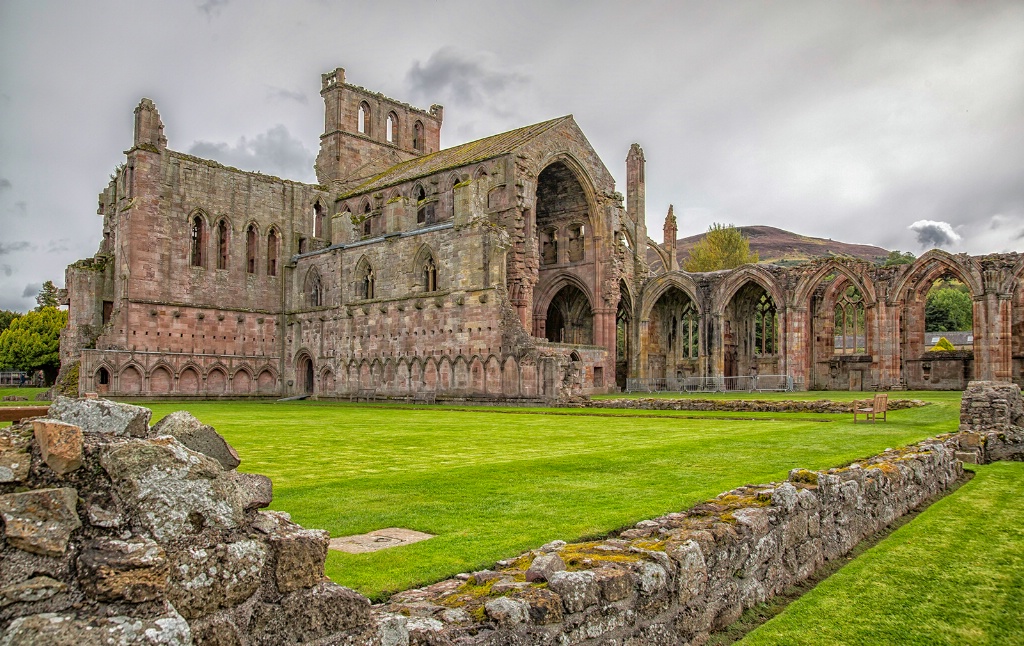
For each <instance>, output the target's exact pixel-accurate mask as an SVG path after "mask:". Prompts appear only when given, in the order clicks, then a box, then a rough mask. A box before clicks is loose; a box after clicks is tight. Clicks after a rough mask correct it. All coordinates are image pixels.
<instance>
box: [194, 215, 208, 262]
mask: <svg viewBox="0 0 1024 646" xmlns="http://www.w3.org/2000/svg"><path fill="white" fill-rule="evenodd" d="M191 228H192V231H191V238H192V266H193V267H205V266H206V258H205V255H206V254H204V253H203V251H204V249H205V247H206V227H205V225H204V224H203V216H201V215H196V216H194V217H193V218H192V227H191Z"/></svg>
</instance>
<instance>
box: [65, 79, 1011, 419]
mask: <svg viewBox="0 0 1024 646" xmlns="http://www.w3.org/2000/svg"><path fill="white" fill-rule="evenodd" d="M321 96H322V97H323V99H324V107H325V119H324V134H323V135H321V137H320V151H319V155H318V156H317V160H316V176H317V182H318V183H317V184H305V183H301V182H295V181H291V180H287V179H281V178H278V177H272V176H268V175H264V174H261V173H256V172H248V171H242V170H239V169H236V168H231V167H227V166H224V165H222V164H219V163H217V162H214V161H210V160H206V159H200V158H197V157H194V156H191V155H187V154H184V153H180V152H176V151H174V150H171V149H170V148H168V147H167V139H166V137H165V136H164V132H163V130H164V126H163V122H162V121H161V118H160V115H159V113H158V111H157V108H156V106H155V105H154V104H153V102H152V101H150V100H148V99H143V100H142V102H141V103H140V104H139V106H138V107H137V108H136V110H135V129H134V139H133V142H132V145H131V147H130V148H129V150H128V151H127V152H126V153H125V154H126V160H125V163H124V164H122V165H121V166H119V167H118V168H117V169H116V171H115V173H114V175H113V176H112V179H111V182H110V184H109V185H108V186H107V187H106V189H105V190H104V191H103V192H102V193H100V196H99V213H100V214H101V215H102V216H103V239H102V242H101V243H100V247H99V250H98V252H97V253H96V254H95V255H94V256H93V257H91V258H88V259H84V260H81V261H78V262H76V263H75V264H73V265H71V266H70V267H68V269H67V273H66V283H65V284H66V286H67V304H68V305H69V309H70V323H69V327H68V328H67V329H66V330H65V331H64V333H63V335H62V339H61V354H62V364H63V366H65V367H69V366H73V365H78V367H79V389H80V390H81V391H82V392H86V391H95V392H101V393H106V394H109V395H117V396H131V395H143V396H164V395H166V396H173V397H248V396H275V397H283V396H291V395H303V394H312V395H317V396H322V397H348V396H352V395H365V396H373V397H378V398H382V397H389V398H390V397H395V398H397V397H411V396H415V395H417V394H418V393H429V394H430V395H431V396H436V397H438V398H450V399H477V400H498V399H502V400H515V399H522V400H528V401H539V400H550V399H554V398H558V397H563V396H565V395H569V394H590V393H603V392H609V391H613V390H616V389H619V388H622V387H625V386H627V385H629V386H631V387H640V388H668V389H673V390H675V389H678V390H691V389H692V390H707V389H723V388H725V389H727V388H732V387H736V388H757V387H760V386H765V387H778V386H779V384H782V383H785V384H786V387H796V388H820V389H844V390H845V389H854V390H868V389H875V388H878V389H885V388H905V387H909V388H921V389H928V388H936V389H953V388H956V389H960V388H963V387H964V386H965V384H966V383H967V381H968V380H970V379H984V380H1001V381H1015V382H1016V383H1018V384H1024V289H1022V283H1024V280H1022V277H1024V255H1020V254H1016V253H1012V254H993V255H988V256H980V257H971V256H966V255H951V254H948V253H946V252H943V251H939V250H933V251H931V252H928V253H926V254H924V255H923V256H921V257H920V258H919V259H917V261H916V262H915V263H913V264H912V265H906V266H900V267H885V268H883V267H879V266H876V265H872V264H870V263H867V262H862V261H857V260H853V259H845V258H830V259H822V260H817V261H813V262H811V263H808V264H805V265H801V266H797V267H788V268H787V267H778V266H774V265H766V264H759V265H746V266H743V267H740V268H738V269H734V270H728V271H720V272H713V273H707V274H694V273H687V272H684V271H681V270H680V268H679V263H678V260H677V259H676V257H675V246H674V244H672V242H673V241H674V240H675V239H676V233H677V230H676V229H677V224H676V221H675V217H674V216H673V215H672V214H671V212H670V213H669V215H668V216H667V217H666V219H665V221H664V235H665V238H664V239H665V240H666V241H667V242H668V244H666V245H659V244H658V243H656V242H655V241H653V240H652V239H651V238H650V237H649V236H648V233H647V227H646V223H645V217H646V213H645V200H644V194H645V179H644V167H645V163H646V162H645V159H644V153H643V150H642V149H641V148H640V147H639V146H638V145H636V144H634V145H633V146H632V147H631V148H630V150H629V152H628V155H627V157H626V187H625V188H626V191H625V193H626V195H625V197H624V198H623V196H622V195H621V194H620V193H618V192H616V187H615V183H614V180H613V178H612V175H611V173H610V172H609V170H608V168H607V167H606V166H605V165H604V163H603V162H602V160H601V159H600V158H599V157H598V155H597V154H596V153H595V151H594V149H593V148H592V147H591V145H590V144H589V142H588V141H587V138H586V137H585V136H584V134H583V132H582V131H581V130H580V128H579V126H578V125H577V124H576V122H575V121H574V119H573V117H572V116H571V115H570V116H564V117H560V118H556V119H551V120H549V121H544V122H541V123H537V124H533V125H528V126H525V127H522V128H519V129H516V130H512V131H509V132H504V133H501V134H497V135H494V136H491V137H486V138H484V139H480V140H478V141H472V142H469V143H466V144H461V145H458V146H454V147H452V148H447V149H441V147H440V132H441V125H442V120H443V110H442V108H441V106H438V105H434V106H431V107H430V109H429V110H423V109H420V108H416V107H413V106H411V105H408V104H405V103H402V102H400V101H397V100H394V99H391V98H388V97H386V96H383V95H381V94H378V93H375V92H372V91H369V90H366V89H363V88H361V87H358V86H355V85H352V84H349V83H348V82H347V81H346V78H345V71H344V70H343V69H340V68H339V69H336V70H334V71H331V72H329V73H327V74H324V75H322V77H321ZM942 278H954V279H956V280H958V281H960V282H961V283H963V284H964V285H966V286H967V288H968V289H969V290H970V293H971V296H972V299H973V308H974V323H973V326H974V329H973V331H972V333H971V334H970V335H968V336H967V341H966V342H965V345H964V346H962V347H958V348H957V349H956V350H953V351H949V350H947V351H942V352H936V351H931V346H932V343H931V342H930V341H929V340H928V336H927V335H926V334H925V328H924V299H925V294H926V293H927V292H928V290H929V289H930V288H931V286H932V285H933V284H934V282H935V281H936V280H938V279H942Z"/></svg>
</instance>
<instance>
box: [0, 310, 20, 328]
mask: <svg viewBox="0 0 1024 646" xmlns="http://www.w3.org/2000/svg"><path fill="white" fill-rule="evenodd" d="M19 316H21V312H15V311H13V310H0V332H3V331H4V330H6V329H7V328H9V327H11V323H12V322H14V319H16V318H18V317H19Z"/></svg>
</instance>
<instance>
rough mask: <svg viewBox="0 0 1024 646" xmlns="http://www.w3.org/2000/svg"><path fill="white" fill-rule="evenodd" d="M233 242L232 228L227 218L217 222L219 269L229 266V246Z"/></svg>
mask: <svg viewBox="0 0 1024 646" xmlns="http://www.w3.org/2000/svg"><path fill="white" fill-rule="evenodd" d="M230 242H231V228H230V227H228V223H227V220H221V221H220V222H218V223H217V269H227V268H228V247H229V243H230Z"/></svg>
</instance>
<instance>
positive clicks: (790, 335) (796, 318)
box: [780, 306, 814, 387]
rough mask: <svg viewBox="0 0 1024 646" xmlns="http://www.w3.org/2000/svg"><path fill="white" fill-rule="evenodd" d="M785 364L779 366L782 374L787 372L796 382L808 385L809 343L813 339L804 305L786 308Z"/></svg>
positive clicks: (810, 354) (812, 341)
mask: <svg viewBox="0 0 1024 646" xmlns="http://www.w3.org/2000/svg"><path fill="white" fill-rule="evenodd" d="M785 323H786V328H785V330H786V333H785V334H784V335H783V337H784V340H783V342H784V343H785V346H784V348H783V349H784V351H785V354H784V356H785V365H782V366H780V368H781V369H782V370H783V371H784V372H783V374H789V375H790V376H792V377H793V380H794V381H796V382H799V381H803V383H804V384H805V385H806V386H807V387H810V383H809V378H810V372H811V370H810V367H811V356H812V352H811V344H812V343H814V339H813V337H812V335H811V334H810V314H809V311H808V308H807V307H806V306H802V307H794V306H788V307H787V308H786V316H785Z"/></svg>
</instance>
